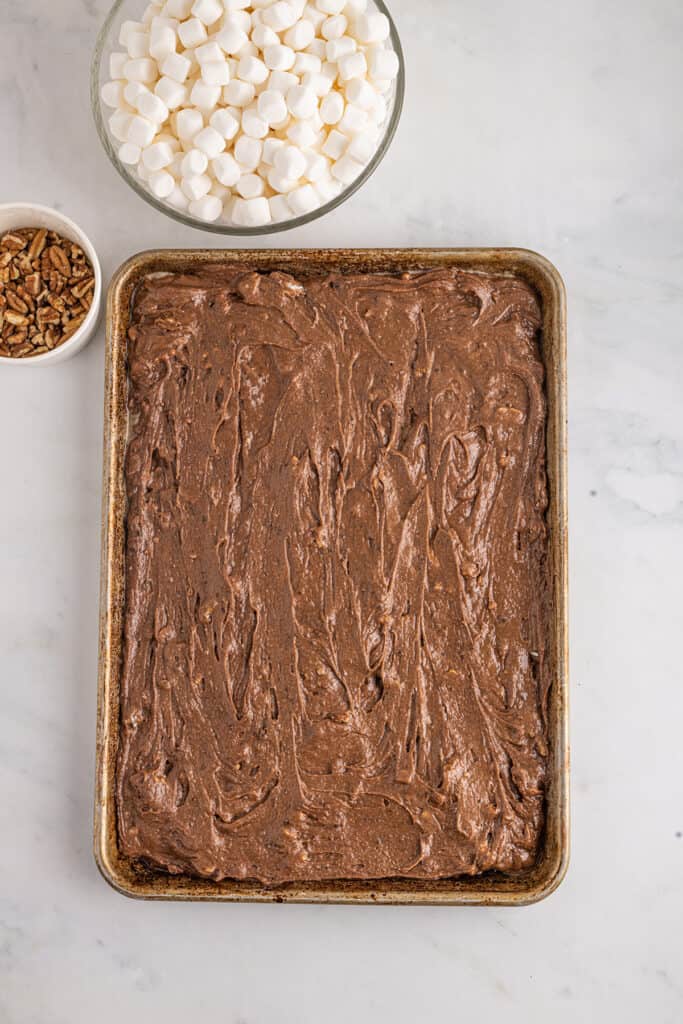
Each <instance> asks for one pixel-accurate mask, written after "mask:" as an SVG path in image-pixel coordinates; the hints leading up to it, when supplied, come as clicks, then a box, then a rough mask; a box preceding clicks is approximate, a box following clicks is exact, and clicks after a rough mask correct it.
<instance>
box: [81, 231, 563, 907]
mask: <svg viewBox="0 0 683 1024" xmlns="http://www.w3.org/2000/svg"><path fill="white" fill-rule="evenodd" d="M226 262H230V263H235V262H237V263H240V264H242V265H243V266H244V267H245V269H249V268H252V269H258V270H264V271H272V270H283V271H289V272H292V273H294V274H301V275H310V274H317V273H326V272H331V271H336V272H341V273H343V272H345V271H349V272H365V273H367V272H370V273H371V272H373V271H375V272H381V273H387V272H401V271H408V270H427V269H434V268H437V267H455V268H459V269H463V270H468V271H475V272H476V271H481V272H485V273H497V274H501V273H503V274H512V275H515V276H518V277H521V278H523V279H525V280H526V281H528V282H529V283H530V284H531V285H532V286H533V287H534V289H535V290H536V292H537V294H538V296H539V298H540V302H541V307H542V316H543V326H542V337H541V351H542V357H543V361H544V364H545V369H546V391H547V403H548V421H547V472H548V478H549V487H550V505H549V509H548V524H549V528H550V549H551V566H552V569H551V571H552V596H553V608H552V623H551V625H552V630H551V633H552V635H551V639H550V644H551V650H550V656H551V657H550V664H551V665H552V666H554V669H553V671H554V677H553V680H552V684H551V688H550V695H549V722H548V725H549V740H550V744H549V762H548V776H549V784H548V789H547V793H546V822H545V828H544V832H543V836H542V839H541V845H540V850H539V856H538V859H537V862H536V864H535V865H534V867H533V868H530V869H527V870H525V871H520V872H517V873H515V874H510V875H506V874H502V873H498V872H490V873H486V874H483V875H475V876H466V877H460V878H450V879H449V878H446V879H428V880H425V879H420V880H415V879H402V878H387V879H379V880H377V879H373V880H369V881H357V880H338V881H329V880H328V881H321V882H305V883H304V882H296V883H289V884H287V885H280V886H277V887H265V886H263V885H262V884H261V883H259V882H256V881H249V880H237V879H235V880H232V879H227V880H225V881H222V882H213V881H210V880H206V879H202V878H194V877H191V876H186V875H166V874H162V873H159V872H155V871H152V870H149V869H147V868H145V867H144V866H143V865H141V864H139V863H137V862H134V861H131V860H130V859H128V858H126V857H124V856H122V854H121V853H120V851H119V848H118V843H117V824H116V797H115V770H116V755H117V749H118V743H119V685H120V676H121V666H122V657H121V655H122V648H123V603H124V593H125V587H124V582H125V581H124V571H125V569H124V544H125V501H126V495H125V483H124V456H125V448H126V437H127V428H128V410H127V378H126V337H127V331H128V325H129V317H130V307H131V298H132V295H133V292H134V290H135V288H136V286H137V284H138V283H139V282H140V281H141V280H142V279H143V278H144V277H145V276H146V275H148V274H152V273H165V272H172V273H180V272H182V273H185V272H192V271H197V270H199V269H201V268H203V267H206V266H211V265H216V264H221V263H226ZM105 373H106V387H105V408H104V482H103V523H102V566H101V604H100V657H99V689H98V723H97V779H96V793H95V843H94V848H95V859H96V861H97V864H98V866H99V868H100V871H101V872H102V874H103V875H104V877H105V878H106V879H107V881H108V882H110V883H111V885H112V886H114V888H116V889H118V890H119V891H120V892H122V893H125V894H126V895H129V896H135V897H140V898H143V899H174V900H238V901H259V902H271V903H284V902H299V903H303V902H307V903H391V904H444V905H464V904H470V905H473V904H481V905H496V906H504V905H506V906H519V905H523V904H527V903H533V902H536V901H537V900H540V899H542V898H543V897H545V896H547V895H549V893H551V892H552V891H553V890H554V889H555V888H556V887H557V886H558V885H559V883H560V882H561V881H562V878H563V877H564V874H565V871H566V868H567V862H568V857H569V748H568V735H567V720H568V707H567V686H568V677H567V667H568V666H567V443H566V309H565V294H564V286H563V283H562V279H561V277H560V276H559V274H558V272H557V271H556V270H555V268H554V267H553V266H552V264H550V263H549V262H548V261H547V260H546V259H545V258H544V257H542V256H539V255H538V254H536V253H533V252H529V251H527V250H523V249H326V250H325V249H304V250H302V249H282V250H235V249H232V250H213V249H210V250H157V251H150V252H144V253H139V254H138V255H136V256H133V257H132V258H131V259H129V260H128V261H127V262H126V263H124V264H123V266H122V267H120V268H119V270H118V271H117V273H116V274H115V275H114V278H113V280H112V283H111V285H110V288H109V294H108V300H107V341H106V370H105Z"/></svg>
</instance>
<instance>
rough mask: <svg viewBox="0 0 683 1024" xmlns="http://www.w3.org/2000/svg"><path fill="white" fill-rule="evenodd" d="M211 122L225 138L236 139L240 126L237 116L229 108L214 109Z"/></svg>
mask: <svg viewBox="0 0 683 1024" xmlns="http://www.w3.org/2000/svg"><path fill="white" fill-rule="evenodd" d="M209 124H210V125H211V127H212V128H215V129H216V131H217V132H220V134H221V135H222V136H223V138H224V139H234V138H235V136H236V135H237V132H238V131H239V128H240V123H239V121H238V120H237V118H236V117H235V116H234V115H233V114H231V113H230V111H229V110H225V109H220V110H214V112H213V114H212V115H211V117H210V118H209Z"/></svg>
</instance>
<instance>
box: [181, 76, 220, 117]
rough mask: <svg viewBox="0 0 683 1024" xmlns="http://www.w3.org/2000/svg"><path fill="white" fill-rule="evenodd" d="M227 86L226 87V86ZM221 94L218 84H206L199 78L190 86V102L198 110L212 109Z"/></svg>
mask: <svg viewBox="0 0 683 1024" xmlns="http://www.w3.org/2000/svg"><path fill="white" fill-rule="evenodd" d="M226 88H227V87H226ZM220 95H221V87H220V85H207V84H206V82H204V81H202V79H201V78H199V79H197V81H196V82H195V83H194V85H193V86H192V92H191V93H190V102H191V103H193V104H194V106H195V107H198V108H199V110H213V109H214V107H215V106H216V105H217V103H218V100H219V98H220Z"/></svg>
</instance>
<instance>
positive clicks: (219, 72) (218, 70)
mask: <svg viewBox="0 0 683 1024" xmlns="http://www.w3.org/2000/svg"><path fill="white" fill-rule="evenodd" d="M202 81H203V82H206V84H207V85H227V84H228V82H229V81H230V68H229V67H228V64H227V61H225V60H208V61H206V63H204V64H202Z"/></svg>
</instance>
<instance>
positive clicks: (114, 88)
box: [100, 81, 125, 109]
mask: <svg viewBox="0 0 683 1024" xmlns="http://www.w3.org/2000/svg"><path fill="white" fill-rule="evenodd" d="M124 88H125V87H124V84H123V82H122V81H121V82H107V83H106V84H105V85H103V86H102V90H101V92H100V96H101V97H102V102H103V103H106V104H107V106H108V107H113V108H114V109H116V108H117V107H120V106H121V105H122V104H123V92H124Z"/></svg>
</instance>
